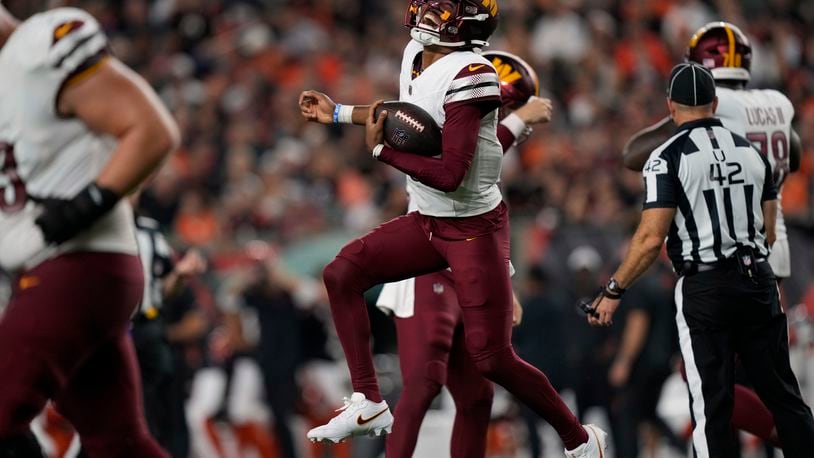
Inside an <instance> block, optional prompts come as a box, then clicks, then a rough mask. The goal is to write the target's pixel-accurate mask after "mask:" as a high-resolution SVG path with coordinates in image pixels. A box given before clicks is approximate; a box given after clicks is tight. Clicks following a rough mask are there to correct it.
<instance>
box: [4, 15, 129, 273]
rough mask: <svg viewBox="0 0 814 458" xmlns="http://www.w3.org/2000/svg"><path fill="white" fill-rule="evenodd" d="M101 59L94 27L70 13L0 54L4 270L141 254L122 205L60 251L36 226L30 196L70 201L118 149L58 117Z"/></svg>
mask: <svg viewBox="0 0 814 458" xmlns="http://www.w3.org/2000/svg"><path fill="white" fill-rule="evenodd" d="M106 52H107V39H106V38H105V35H104V33H103V32H102V30H101V28H100V27H99V24H98V23H97V22H96V20H95V19H94V18H93V17H92V16H90V15H89V14H87V13H86V12H84V11H82V10H78V9H74V8H58V9H54V10H51V11H47V12H44V13H40V14H37V15H35V16H32V17H31V18H30V19H28V20H27V21H25V22H23V23H22V24H20V25H19V27H18V28H17V30H15V31H14V33H13V34H12V35H11V37H10V38H9V39H8V41H7V42H6V44H5V45H4V46H3V47H2V48H0V100H2V101H3V102H2V103H1V104H0V166H1V167H0V266H2V267H3V268H4V269H6V270H10V271H14V270H19V269H23V268H31V267H33V266H34V265H36V264H38V263H39V262H42V261H43V260H45V259H47V258H48V257H50V256H54V255H57V254H60V253H64V252H68V251H98V252H114V253H126V254H133V255H135V254H137V253H138V249H137V245H136V239H135V233H134V224H133V213H132V209H131V207H130V205H129V203H128V202H127V201H126V199H122V201H121V202H120V203H119V204H118V205H117V206H116V207H115V208H114V209H113V210H111V212H110V213H108V214H107V215H105V216H104V217H102V218H101V219H100V220H99V221H97V222H96V224H94V225H93V226H92V227H91V228H89V229H88V230H87V231H85V232H83V233H81V234H79V235H78V236H77V237H75V238H74V239H72V240H69V241H68V242H66V243H64V244H62V245H61V246H59V247H47V246H46V244H45V242H44V240H43V237H42V232H41V231H40V229H39V227H37V226H36V225H35V224H34V220H35V219H36V218H37V216H38V215H39V214H40V211H41V209H40V208H39V206H38V205H37V204H35V202H34V201H33V199H32V198H31V196H34V197H39V198H44V197H59V198H71V197H73V196H74V195H76V194H77V193H78V192H79V191H81V190H82V189H83V188H84V187H85V186H87V185H88V184H90V183H91V182H92V181H93V180H95V179H96V177H97V176H98V174H99V173H100V172H101V170H102V168H103V167H104V166H105V164H106V163H107V161H108V158H109V156H110V154H111V152H112V151H113V149H114V148H115V146H116V143H115V140H114V139H113V138H111V137H107V136H102V135H99V134H97V133H94V132H92V131H91V130H90V129H88V127H87V126H86V125H85V124H84V123H82V122H81V121H80V120H78V119H75V118H69V117H63V116H61V115H60V114H59V113H58V112H57V99H58V97H59V93H60V91H61V90H62V88H63V86H64V84H65V82H66V81H68V80H69V79H71V78H74V77H77V78H81V77H84V76H85V74H89V73H90V72H91V71H93V69H94V68H96V67H95V65H97V64H98V63H99V62H101V60H102V59H104V58H105V56H106V55H107V54H106Z"/></svg>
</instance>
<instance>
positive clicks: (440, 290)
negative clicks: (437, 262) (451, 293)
mask: <svg viewBox="0 0 814 458" xmlns="http://www.w3.org/2000/svg"><path fill="white" fill-rule="evenodd" d="M432 292H434V293H435V294H444V285H443V284H442V283H433V284H432Z"/></svg>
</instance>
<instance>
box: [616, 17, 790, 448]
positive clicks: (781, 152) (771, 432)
mask: <svg viewBox="0 0 814 458" xmlns="http://www.w3.org/2000/svg"><path fill="white" fill-rule="evenodd" d="M686 59H687V61H691V62H695V63H698V64H701V65H703V66H705V67H707V68H708V69H710V71H711V72H712V76H713V77H714V78H715V85H716V91H717V95H718V108H717V110H716V111H715V116H716V117H717V118H719V119H720V120H721V122H722V123H723V125H724V127H726V128H727V129H729V130H731V131H732V132H735V133H737V134H739V135H741V136H743V137H745V138H747V139H748V140H749V141H751V142H752V144H753V145H754V146H755V148H757V150H758V151H760V153H761V154H763V155H764V156H766V159H768V161H769V165H770V166H771V168H772V174H773V178H774V182H775V184H776V185H777V191H778V192H777V194H778V201H777V225H776V233H777V241H776V242H775V243H774V245H772V251H771V254H770V255H769V263H770V264H771V266H772V271H773V272H774V274H775V276H776V277H777V278H778V280H779V281H780V280H782V279H783V278H788V277H789V276H791V258H790V250H789V241H788V236H787V234H786V224H785V221H784V219H783V211H782V206H781V201H780V198H781V197H780V196H781V193H782V189H783V188H782V186H783V181H784V180H785V179H786V176H787V175H788V174H789V173H791V172H795V171H797V170H798V169H799V168H800V156H801V153H802V145H801V144H800V137H799V136H798V135H797V133H796V132H795V131H794V129H793V128H792V127H791V122H792V119H793V118H794V107H793V106H792V104H791V101H789V99H788V98H787V97H786V96H785V95H783V94H782V93H780V92H778V91H776V90H770V89H750V90H747V89H745V87H746V84H747V83H748V82H749V79H750V73H749V70H750V68H751V64H752V47H751V45H750V43H749V39H748V38H747V37H746V35H744V34H743V32H741V30H740V29H739V28H738V27H736V26H735V25H734V24H730V23H728V22H722V21H719V22H711V23H709V24H706V25H704V26H703V27H701V28H700V29H698V31H696V32H695V34H694V35H693V36H692V38H691V39H690V41H689V44H688V46H687V52H686ZM675 130H676V128H675V126H674V125H673V123H672V121H671V119H670V118H669V116H668V117H667V118H665V119H663V120H662V121H660V122H658V123H657V124H655V125H653V126H651V127H648V128H646V129H643V130H642V131H640V132H638V133H636V134H635V135H634V136H633V137H631V139H630V140H629V141H628V143H627V145H625V149H624V153H623V154H624V164H625V167H627V168H628V169H631V170H634V171H640V170H642V167H643V166H644V163H645V162H646V161H647V159H648V157H649V155H650V153H651V152H652V151H653V149H655V148H656V147H657V146H658V145H660V144H661V143H663V142H665V141H667V139H669V138H670V137H672V136H673V134H674V133H675ZM732 424H733V426H735V427H737V428H738V429H743V430H745V431H748V432H750V433H752V434H755V435H756V436H758V437H760V438H762V439H764V440H768V441H770V442H772V443H773V444H774V445H778V438H777V430H776V428H775V427H774V421H773V420H772V416H771V413H770V412H769V410H768V409H767V408H766V406H764V405H763V403H761V401H760V399H758V397H757V396H756V395H755V393H754V392H753V391H752V390H750V389H748V388H746V387H744V386H742V385H736V386H735V411H734V413H733V416H732Z"/></svg>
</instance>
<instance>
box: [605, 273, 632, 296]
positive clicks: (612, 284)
mask: <svg viewBox="0 0 814 458" xmlns="http://www.w3.org/2000/svg"><path fill="white" fill-rule="evenodd" d="M625 291H626V290H625V289H624V288H622V287H620V286H619V282H617V281H616V279H615V278H613V277H611V279H610V280H608V284H607V285H605V287H604V288H602V295H603V296H605V297H607V298H608V299H621V298H622V295H623V294H625Z"/></svg>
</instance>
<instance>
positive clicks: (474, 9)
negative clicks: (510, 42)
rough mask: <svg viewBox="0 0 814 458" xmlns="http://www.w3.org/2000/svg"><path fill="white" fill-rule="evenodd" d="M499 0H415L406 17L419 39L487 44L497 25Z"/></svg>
mask: <svg viewBox="0 0 814 458" xmlns="http://www.w3.org/2000/svg"><path fill="white" fill-rule="evenodd" d="M497 14H498V7H497V0H411V1H410V5H409V7H408V8H407V13H406V15H405V18H404V25H405V26H406V27H409V28H410V35H411V36H412V37H413V39H415V40H416V41H418V42H419V43H421V44H423V45H425V46H427V45H437V46H445V47H451V48H483V47H485V46H488V45H489V42H488V41H487V40H488V39H489V37H490V36H491V35H492V33H493V32H494V31H495V28H497Z"/></svg>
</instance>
